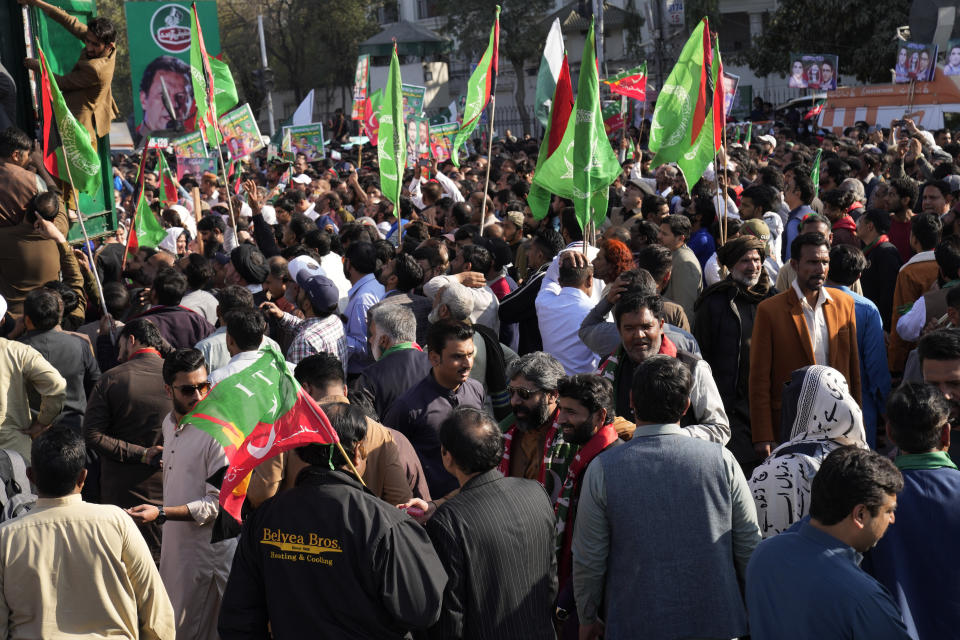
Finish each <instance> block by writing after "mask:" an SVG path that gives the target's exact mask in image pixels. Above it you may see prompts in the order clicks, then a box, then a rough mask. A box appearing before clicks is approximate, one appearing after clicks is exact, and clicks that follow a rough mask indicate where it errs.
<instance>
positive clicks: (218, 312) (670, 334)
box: [0, 36, 960, 640]
mask: <svg viewBox="0 0 960 640" xmlns="http://www.w3.org/2000/svg"><path fill="white" fill-rule="evenodd" d="M93 37H94V39H96V36H93ZM101 49H102V47H101ZM768 128H769V132H768V133H763V134H762V135H757V136H756V137H755V138H754V140H753V141H752V142H750V143H749V144H744V143H741V142H731V143H730V144H729V145H728V146H727V148H726V149H725V150H724V151H723V152H722V153H721V154H720V156H719V157H718V159H717V161H716V162H715V163H714V165H712V166H711V167H710V168H709V169H708V171H707V173H706V174H705V175H704V176H703V178H702V179H700V180H699V181H698V182H696V183H695V184H693V185H688V184H687V182H686V181H685V179H684V176H683V175H682V173H681V172H679V170H678V169H677V167H675V166H671V165H662V166H657V167H651V161H652V156H651V154H649V152H647V151H645V150H644V149H645V148H646V142H647V140H646V132H645V131H643V130H641V131H636V130H632V129H631V130H630V135H631V136H633V137H634V138H635V140H634V141H635V142H636V148H637V149H639V150H640V151H638V152H637V153H636V155H635V157H629V156H627V157H625V158H624V159H623V160H622V173H621V175H620V176H618V178H617V179H616V180H615V182H614V183H613V184H612V185H611V187H610V206H609V210H608V211H607V215H606V217H605V220H604V222H603V223H602V224H599V225H596V226H595V228H592V229H591V227H590V226H587V229H588V232H587V233H586V234H585V233H584V225H583V224H582V221H580V220H578V219H577V216H576V214H575V210H574V207H573V206H572V203H571V202H569V201H566V200H564V199H562V198H560V197H557V196H554V197H553V199H552V203H551V205H550V209H549V212H548V213H547V215H546V216H545V217H543V218H541V219H537V218H535V217H534V216H533V215H532V213H531V209H530V207H529V206H528V204H527V201H526V200H527V195H528V193H529V190H530V185H531V180H532V176H533V173H534V167H535V164H536V155H537V152H538V148H539V144H538V141H537V140H536V139H533V138H531V137H529V136H528V137H524V138H515V137H513V136H509V137H505V138H503V139H496V140H494V142H493V144H492V153H491V154H490V155H489V156H486V155H479V154H476V153H474V154H472V155H470V156H469V157H468V158H465V159H464V162H463V163H462V165H461V166H459V167H457V166H454V165H453V164H452V163H450V162H437V161H432V162H431V163H430V166H416V167H414V168H412V169H408V170H407V172H406V175H405V176H404V181H403V194H402V196H401V197H400V199H399V202H398V203H396V204H393V203H391V202H389V201H388V200H387V199H386V198H385V197H384V196H383V194H382V193H381V191H380V186H379V172H378V167H377V162H376V158H377V156H376V154H370V153H367V154H364V155H363V156H362V163H359V164H358V163H356V162H355V160H356V159H357V156H356V155H355V154H354V155H353V156H351V155H350V152H349V151H347V150H346V149H344V150H343V151H342V154H343V155H342V156H341V159H340V160H339V161H336V162H335V161H333V160H322V161H315V162H308V161H307V160H306V158H305V157H303V156H302V155H301V156H297V157H296V158H294V159H292V160H285V159H283V158H269V159H268V157H267V153H266V151H263V152H260V153H258V154H255V155H253V156H249V157H247V158H246V159H245V160H244V162H243V163H242V165H241V167H240V169H239V170H238V171H237V174H236V175H234V176H232V177H231V178H230V181H229V182H227V180H226V178H227V176H226V175H223V174H221V175H215V174H213V173H204V174H202V175H200V176H189V175H188V176H185V177H184V178H182V179H181V180H180V181H179V182H178V184H177V185H176V186H177V194H176V197H174V198H171V197H170V195H169V194H167V193H166V190H165V189H163V188H162V187H161V183H162V181H163V176H162V175H161V174H159V173H158V172H157V168H158V165H157V160H158V155H157V154H158V153H162V151H157V150H145V151H143V152H142V153H145V154H146V157H145V158H143V159H142V161H141V158H139V157H136V156H129V155H128V156H122V155H115V156H114V158H113V160H114V167H113V173H114V182H113V186H114V187H115V191H114V198H115V202H116V211H117V218H118V221H119V224H118V228H117V230H116V233H111V234H108V235H106V236H102V237H99V238H97V239H95V241H93V242H91V243H90V244H85V243H83V246H82V248H79V249H78V248H77V247H75V246H72V245H71V244H69V243H68V242H67V235H69V231H70V229H71V228H73V227H74V226H75V225H76V216H77V213H76V212H75V211H73V210H71V209H70V208H69V206H68V205H69V203H70V202H71V198H70V197H69V192H68V191H69V187H68V186H67V185H65V184H64V183H63V182H61V181H59V180H57V179H54V178H52V177H51V176H50V175H49V174H47V173H46V171H45V170H44V168H43V164H42V162H40V161H38V147H37V143H36V142H35V141H34V140H33V139H31V137H30V136H29V135H28V134H27V133H25V132H23V131H21V130H20V129H17V128H16V127H10V128H7V129H6V130H4V131H2V132H0V318H2V320H0V335H2V337H0V385H2V387H3V389H4V392H3V393H2V394H0V449H3V451H0V477H2V480H3V485H4V486H3V489H4V495H5V497H4V504H3V506H4V511H3V516H2V519H3V520H4V522H3V523H2V524H0V605H2V606H0V635H5V636H6V637H10V638H28V637H64V636H67V635H70V636H76V637H104V636H108V635H117V636H122V637H131V638H132V637H142V638H162V639H171V638H174V637H177V638H182V639H185V638H218V637H219V638H223V639H224V640H233V639H241V638H251V639H252V638H268V637H274V638H301V637H308V636H309V637H313V636H317V637H331V638H347V637H357V638H360V637H364V638H366V637H377V638H381V637H382V638H403V637H424V638H498V639H501V638H557V637H559V638H561V639H563V640H567V639H570V638H580V639H584V640H587V639H591V638H599V637H605V638H663V639H672V638H676V639H681V638H717V639H720V638H738V637H746V636H750V637H752V638H755V639H761V640H766V639H790V638H797V639H800V638H811V637H822V638H838V639H839V638H878V639H879V638H884V639H886V638H891V639H892V638H914V639H942V638H948V637H953V634H954V633H956V631H955V629H956V627H957V626H958V624H960V606H958V603H960V586H958V585H960V583H958V582H957V580H955V579H951V578H950V577H949V576H950V575H952V571H953V570H955V569H957V568H958V559H960V558H958V554H957V552H956V551H955V547H956V545H955V544H954V539H955V538H956V536H957V535H960V510H958V509H957V505H958V502H957V500H958V498H960V471H958V469H957V466H956V461H957V458H958V457H960V456H957V455H956V454H955V453H954V452H953V451H951V448H950V442H951V437H958V436H957V435H955V434H957V429H960V417H958V414H960V287H955V285H956V284H958V283H960V232H958V224H957V222H958V221H957V214H958V212H960V144H957V143H953V142H951V132H950V131H948V130H940V131H936V132H928V131H925V130H923V129H921V128H919V127H917V126H916V125H915V124H914V123H913V122H912V121H911V120H906V121H904V122H903V123H895V124H892V125H891V127H890V128H880V127H876V126H870V125H868V124H867V123H856V124H855V125H853V126H851V127H849V128H848V129H846V130H845V131H844V132H843V134H842V135H835V134H834V133H830V132H827V131H819V132H816V134H815V135H814V134H811V133H804V135H802V136H801V135H798V134H797V130H796V129H795V128H792V127H789V126H780V125H770V126H769V127H768ZM758 130H759V125H758ZM758 133H759V131H758ZM101 143H102V141H101ZM818 150H820V153H821V155H820V159H819V170H818V171H814V170H813V166H812V163H813V159H814V156H815V153H816V152H817V151H818ZM138 167H143V171H144V173H143V175H139V174H138ZM487 174H489V183H488V182H487V179H486V176H487ZM811 176H819V184H815V183H814V182H813V179H812V177H811ZM141 194H143V196H144V198H145V199H146V202H148V203H149V205H150V211H149V212H143V213H142V214H141V215H152V216H155V217H156V221H157V222H158V223H159V224H160V225H162V227H163V228H164V229H165V231H166V237H165V238H164V239H163V240H162V241H161V242H159V244H158V245H157V246H155V247H153V246H144V245H142V244H134V245H133V246H134V247H135V248H133V249H131V248H130V247H131V244H132V243H129V242H127V240H128V238H127V234H137V232H138V231H139V229H138V228H137V223H136V217H135V215H134V213H135V211H136V203H137V202H139V201H140V197H141ZM65 196H66V197H65ZM141 220H142V219H141ZM265 349H269V350H276V351H279V352H280V353H282V354H283V356H284V357H285V359H286V361H287V364H288V367H289V369H290V371H291V372H292V373H293V375H294V377H295V378H296V380H297V381H298V383H299V384H300V385H301V386H302V388H303V390H304V391H305V392H306V393H307V394H308V395H309V396H311V397H312V398H313V399H314V400H315V401H316V402H317V403H318V404H319V405H320V406H321V407H322V408H323V410H324V412H325V414H326V416H327V417H328V418H329V421H330V423H331V425H332V426H333V428H334V430H335V431H336V433H337V436H338V438H339V441H340V444H341V445H342V448H333V447H330V446H327V445H317V444H312V445H308V446H305V447H301V448H298V449H293V450H289V451H286V452H284V453H282V454H280V455H277V456H274V457H272V458H270V459H268V460H266V461H264V462H263V463H262V464H261V465H260V466H258V467H256V468H255V469H254V471H253V473H252V474H251V475H250V477H249V478H248V484H247V494H246V500H245V504H244V509H243V515H244V517H243V523H242V528H240V527H237V526H236V523H235V522H233V521H231V520H230V519H229V518H226V517H225V514H224V513H223V511H222V510H221V508H220V507H219V493H220V484H221V480H222V477H223V471H224V469H225V468H226V467H227V465H228V462H229V461H228V458H227V455H226V452H225V451H224V448H223V447H222V446H221V445H220V444H219V443H218V442H217V441H216V440H214V439H213V438H212V437H211V436H209V435H207V434H206V433H205V432H204V431H201V430H200V429H198V428H196V427H194V426H193V425H191V424H190V422H189V420H183V418H184V416H186V415H187V414H189V413H190V412H191V410H192V409H193V408H194V407H196V405H197V403H198V402H200V401H201V400H202V399H203V398H204V397H205V396H206V394H207V393H208V391H209V390H210V389H211V388H212V387H213V386H215V385H217V384H219V383H221V382H222V381H224V380H228V379H229V378H230V377H231V376H233V375H235V374H237V373H239V372H241V371H243V370H244V369H245V368H247V367H249V366H251V365H252V364H253V363H255V362H256V361H257V360H258V359H259V358H260V356H261V354H262V353H263V351H264V350H265ZM25 467H28V468H29V480H27V479H26V478H24V479H22V480H20V482H19V483H18V482H17V479H18V478H21V477H22V469H23V468H25ZM31 491H34V492H35V493H36V496H37V497H36V500H35V501H33V500H32V499H31V496H29V494H30V493H31ZM895 511H896V512H897V517H896V518H895V517H894V513H895ZM921 543H922V544H921ZM937 576H941V578H942V579H941V578H938V577H937ZM943 576H946V577H945V578H943ZM952 629H953V631H951V630H952Z"/></svg>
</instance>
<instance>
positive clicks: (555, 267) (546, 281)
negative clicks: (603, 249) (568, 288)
mask: <svg viewBox="0 0 960 640" xmlns="http://www.w3.org/2000/svg"><path fill="white" fill-rule="evenodd" d="M567 251H578V252H581V253H582V252H583V243H582V242H580V241H579V240H578V241H577V242H571V243H570V244H568V245H567V246H566V247H564V248H563V251H561V252H560V253H558V254H557V255H555V256H553V260H552V261H551V262H550V266H549V267H547V272H546V273H545V274H544V275H543V280H541V281H540V291H541V292H542V291H550V292H551V293H553V295H557V294H559V293H560V285H559V284H557V280H558V279H559V278H560V256H562V255H563V254H564V253H566V252H567ZM598 253H600V249H598V248H596V247H594V246H592V245H589V244H588V245H587V259H588V260H590V262H593V260H594V258H596V257H597V254H598ZM605 286H606V283H605V282H604V281H603V280H600V279H599V278H594V279H593V289H591V294H590V300H592V301H593V304H594V305H596V304H597V303H598V302H600V298H601V297H602V295H603V288H604V287H605Z"/></svg>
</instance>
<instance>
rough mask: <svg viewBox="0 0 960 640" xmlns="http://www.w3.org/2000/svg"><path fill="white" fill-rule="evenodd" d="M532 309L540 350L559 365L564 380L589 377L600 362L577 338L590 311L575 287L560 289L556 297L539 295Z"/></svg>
mask: <svg viewBox="0 0 960 640" xmlns="http://www.w3.org/2000/svg"><path fill="white" fill-rule="evenodd" d="M536 306H537V321H538V322H539V324H540V336H541V337H542V338H543V350H544V351H545V352H547V353H549V354H551V355H552V356H554V357H555V358H556V359H557V360H559V361H560V364H562V365H563V368H564V370H566V372H567V375H568V376H572V375H574V374H577V373H593V372H594V371H595V370H596V369H597V365H598V364H599V363H600V360H599V358H598V357H597V354H595V353H594V352H593V351H591V350H590V349H589V348H587V345H585V344H583V341H582V340H580V337H579V336H578V335H577V332H579V331H580V324H581V323H582V322H583V319H584V318H585V317H587V314H588V313H590V311H591V310H592V309H593V307H594V303H593V301H592V300H591V299H590V297H589V296H588V295H587V294H586V293H584V292H583V291H581V290H580V289H578V288H576V287H563V288H561V289H560V292H559V293H558V294H557V295H554V294H553V293H552V292H550V291H541V292H540V293H539V294H538V295H537V300H536Z"/></svg>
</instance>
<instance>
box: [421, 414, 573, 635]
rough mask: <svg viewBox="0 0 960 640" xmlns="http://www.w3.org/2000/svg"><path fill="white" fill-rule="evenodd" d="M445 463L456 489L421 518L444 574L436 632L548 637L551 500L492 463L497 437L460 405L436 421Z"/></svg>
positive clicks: (552, 580)
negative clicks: (429, 515) (440, 421)
mask: <svg viewBox="0 0 960 640" xmlns="http://www.w3.org/2000/svg"><path fill="white" fill-rule="evenodd" d="M440 444H441V455H442V457H443V466H444V467H445V468H446V470H447V471H449V472H450V473H451V474H452V475H453V476H455V477H456V478H457V480H458V482H459V483H460V493H459V494H458V495H456V496H455V497H453V498H452V499H450V500H448V501H447V502H445V503H444V504H443V505H441V506H440V507H439V508H437V512H436V513H435V514H434V515H433V517H432V518H430V520H428V521H427V532H428V533H429V534H430V539H431V540H432V541H433V544H434V547H435V548H436V549H437V553H438V554H439V555H440V559H441V561H442V562H443V564H444V567H446V569H447V573H448V574H449V576H450V579H449V582H448V583H447V588H446V591H445V592H444V597H443V611H442V613H441V616H440V621H439V623H438V624H437V625H436V626H435V627H434V628H433V629H431V632H430V637H436V638H477V639H479V638H498V639H500V640H509V639H511V638H517V639H520V638H523V639H524V640H527V639H535V638H543V639H544V640H546V639H550V640H553V639H554V638H555V637H556V634H555V632H554V630H553V623H552V617H553V616H552V614H553V608H554V607H553V603H554V598H555V596H556V594H557V571H556V554H555V553H554V544H555V531H556V530H555V527H554V515H553V507H552V505H551V504H550V499H549V498H548V497H547V494H546V493H545V492H544V491H543V489H542V488H541V487H540V485H539V484H538V483H537V482H535V481H533V480H525V479H523V478H504V477H503V475H502V474H501V473H500V472H499V471H498V470H497V465H499V464H500V458H501V456H502V455H503V436H502V435H501V434H500V429H499V428H498V427H497V425H496V423H494V422H493V420H492V419H491V418H490V416H489V415H488V414H487V413H485V412H483V411H479V410H477V409H470V408H460V409H457V410H456V411H455V412H454V413H453V414H452V415H451V416H450V417H449V418H447V419H446V420H445V421H444V423H443V425H442V426H441V427H440Z"/></svg>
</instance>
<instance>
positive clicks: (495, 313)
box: [423, 276, 500, 334]
mask: <svg viewBox="0 0 960 640" xmlns="http://www.w3.org/2000/svg"><path fill="white" fill-rule="evenodd" d="M456 281H457V279H456V278H455V277H454V276H434V277H433V278H431V279H430V280H429V281H428V282H427V283H426V284H424V285H423V295H425V296H427V297H428V298H430V299H431V300H433V299H434V298H436V297H437V292H438V291H440V289H442V288H443V287H446V286H447V285H449V284H452V283H454V282H456ZM467 290H468V291H469V292H470V295H471V296H472V297H473V313H471V314H470V321H471V322H472V323H473V324H482V325H483V326H485V327H489V328H490V329H492V330H493V332H494V333H496V334H499V333H500V301H499V300H497V296H496V294H495V293H493V290H492V289H491V288H490V287H488V286H486V285H484V286H482V287H476V288H475V287H467Z"/></svg>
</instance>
